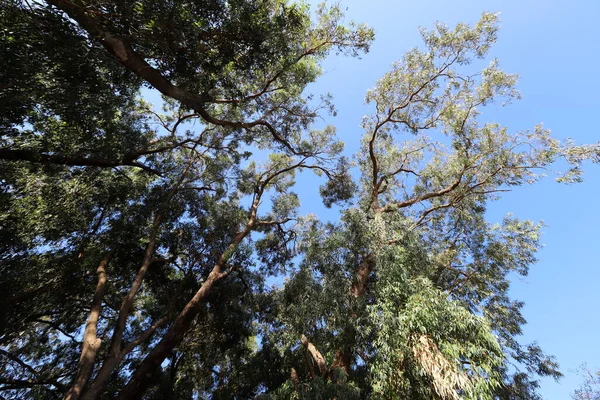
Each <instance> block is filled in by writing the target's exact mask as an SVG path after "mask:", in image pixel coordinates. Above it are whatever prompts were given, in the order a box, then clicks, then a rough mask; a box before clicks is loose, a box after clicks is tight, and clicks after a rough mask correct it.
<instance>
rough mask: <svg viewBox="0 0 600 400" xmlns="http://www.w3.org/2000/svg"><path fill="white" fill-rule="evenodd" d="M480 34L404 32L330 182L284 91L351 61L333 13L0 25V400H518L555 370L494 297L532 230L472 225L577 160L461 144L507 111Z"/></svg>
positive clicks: (305, 116)
mask: <svg viewBox="0 0 600 400" xmlns="http://www.w3.org/2000/svg"><path fill="white" fill-rule="evenodd" d="M498 25H499V23H498V17H497V15H496V14H492V13H484V14H482V16H481V19H480V20H479V22H477V23H476V24H474V25H472V26H470V25H467V24H459V25H457V26H456V27H447V26H444V25H441V24H437V25H435V27H434V28H433V29H431V30H427V29H423V30H422V38H423V42H424V44H423V45H422V46H421V47H419V48H415V49H413V50H410V51H409V52H407V53H406V54H405V55H404V56H403V57H402V58H400V59H399V61H398V62H397V63H395V64H394V65H393V66H392V68H391V70H390V71H389V72H388V73H387V74H385V75H384V76H383V77H382V78H381V79H380V80H379V81H378V82H377V83H376V84H375V86H374V87H373V89H372V90H370V91H369V92H368V93H367V94H366V102H367V105H366V107H367V108H368V110H369V113H368V114H367V115H366V116H365V117H364V118H363V123H362V129H363V136H362V142H361V143H362V144H361V148H360V151H359V152H358V153H357V154H355V155H351V156H350V155H348V154H346V153H345V152H344V143H343V141H342V139H346V140H352V138H350V137H348V138H342V137H338V135H337V134H336V130H335V128H334V127H333V126H326V127H324V128H323V129H317V128H315V126H316V122H317V120H318V119H319V118H320V117H321V116H322V115H324V114H325V113H335V108H334V106H333V104H332V99H331V98H330V96H328V95H327V94H324V95H321V96H313V95H312V94H310V93H308V90H307V86H308V85H309V84H310V83H312V82H314V81H315V80H316V79H317V78H318V77H319V75H320V74H321V72H322V71H321V63H322V61H323V60H324V59H325V58H326V57H327V56H328V55H330V54H332V53H336V54H343V55H345V56H351V57H356V56H360V55H362V54H364V53H366V52H367V51H368V49H369V45H370V43H371V41H372V40H373V37H374V35H373V31H372V30H371V28H369V27H367V26H364V25H361V24H355V23H345V22H344V19H343V13H342V11H341V9H340V8H339V7H338V6H327V5H322V6H319V7H318V8H317V9H316V10H311V9H310V7H309V6H308V5H306V4H302V3H292V2H288V1H286V0H259V1H256V0H229V1H222V0H209V1H201V2H195V1H180V0H175V1H169V2H165V1H148V0H143V1H135V2H130V1H118V0H91V1H78V0H44V1H36V2H32V1H26V0H8V1H4V2H3V3H2V5H1V6H0V29H1V31H0V55H1V57H2V59H3V60H10V62H5V63H3V66H2V67H1V68H0V135H1V136H0V290H1V291H2V292H3V295H2V297H1V298H0V306H1V307H2V310H3V312H2V314H1V315H0V396H1V397H2V398H7V399H8V398H11V399H13V398H14V399H23V398H27V399H43V398H44V399H45V398H65V399H80V398H81V399H86V400H91V399H103V398H115V397H116V398H119V399H134V398H144V399H180V398H181V399H191V398H215V399H233V398H236V399H245V398H273V399H279V398H281V399H290V398H299V399H313V398H314V399H318V398H319V399H320V398H331V399H334V398H338V399H352V398H357V399H359V398H375V399H377V398H382V399H383V398H385V399H388V398H392V399H396V398H397V399H431V398H435V399H462V398H464V399H536V398H538V395H537V394H536V387H537V379H538V378H539V377H541V376H551V377H559V376H560V372H559V370H558V364H557V363H556V362H555V360H554V359H553V357H551V356H548V355H546V354H545V353H544V352H543V351H542V350H541V349H540V348H539V347H538V346H537V345H536V344H535V343H533V344H529V343H521V342H520V341H519V338H518V336H519V334H520V333H521V329H522V326H523V324H524V323H525V319H524V317H523V315H522V314H521V308H522V306H523V304H522V303H521V302H519V301H518V300H516V299H512V298H511V297H509V295H508V288H509V286H510V279H511V277H512V276H514V274H515V273H516V274H521V275H526V274H527V272H528V268H529V267H530V266H531V265H532V264H533V263H534V262H535V261H536V255H535V254H536V251H537V250H538V249H539V247H540V242H539V239H540V228H541V224H538V223H535V222H532V221H528V220H519V219H517V218H514V217H512V216H511V215H507V217H506V218H505V219H504V221H503V222H502V223H501V224H491V223H489V222H488V221H486V219H485V213H486V208H487V206H488V204H489V203H490V202H491V201H494V200H495V199H497V198H499V196H501V194H502V192H505V191H508V190H512V189H513V188H515V187H516V186H521V185H526V184H532V183H534V182H536V181H537V180H539V179H540V178H542V177H543V176H544V172H546V171H548V170H549V169H550V168H551V165H552V164H553V163H554V162H555V161H557V160H559V159H562V160H566V161H567V162H568V164H569V167H568V169H567V171H566V172H565V173H564V174H562V175H560V177H559V180H561V181H564V182H578V181H580V180H581V163H582V162H584V161H585V160H590V159H591V160H592V161H594V162H598V161H600V146H598V145H584V146H576V145H574V144H573V143H571V142H569V141H566V142H561V141H559V140H557V139H554V138H553V137H551V135H550V133H549V131H548V130H546V129H545V128H544V127H542V126H535V127H532V129H531V130H528V131H522V132H514V131H513V130H511V129H510V128H508V127H504V126H502V125H500V124H497V123H494V122H490V121H484V120H483V118H482V110H483V109H484V108H485V107H486V106H488V105H490V104H499V103H502V104H504V103H510V102H511V101H514V100H517V99H518V98H519V93H518V92H517V90H516V84H517V77H516V75H512V74H509V73H506V72H504V71H502V69H501V68H500V66H499V63H498V61H497V60H495V59H491V60H490V59H489V52H490V49H491V47H492V45H493V43H494V42H495V40H496V35H497V31H498ZM483 62H486V63H487V64H486V65H485V66H484V67H483V68H480V66H481V65H483ZM148 90H155V91H158V92H160V93H161V94H162V96H163V97H162V101H161V102H160V104H151V103H149V102H148V100H147V99H144V98H143V95H144V93H148ZM302 171H306V172H309V173H314V175H315V178H314V179H315V181H318V182H319V183H320V185H321V186H320V193H321V197H322V200H323V203H324V204H325V205H326V206H327V207H335V208H336V209H338V210H339V212H340V218H339V220H333V221H320V220H318V219H317V218H316V217H315V216H314V215H310V214H309V215H302V214H301V213H300V211H299V206H300V201H301V200H302V196H301V195H299V194H298V193H296V192H295V191H294V190H295V187H296V184H295V183H296V177H297V174H298V173H300V172H302ZM296 190H297V189H296ZM272 282H278V283H279V284H277V285H272V284H271V283H272Z"/></svg>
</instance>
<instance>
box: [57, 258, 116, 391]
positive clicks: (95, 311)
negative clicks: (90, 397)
mask: <svg viewBox="0 0 600 400" xmlns="http://www.w3.org/2000/svg"><path fill="white" fill-rule="evenodd" d="M111 257H112V252H109V253H107V254H106V256H104V258H103V259H102V261H101V262H100V265H99V266H98V269H97V270H96V273H97V275H98V284H97V285H96V291H95V292H94V299H93V300H92V306H91V307H90V315H89V317H88V320H87V324H86V326H85V332H84V333H83V347H82V349H81V357H80V358H79V366H78V367H77V375H76V376H75V379H74V380H73V385H72V386H71V388H70V389H69V391H68V392H67V395H66V396H65V400H77V399H79V396H81V393H82V392H83V388H84V387H85V385H86V384H87V382H88V380H89V379H90V375H91V374H92V370H93V369H94V363H95V362H96V355H97V354H98V349H99V348H100V344H101V342H102V341H101V340H100V339H99V338H98V336H97V327H98V319H99V317H100V311H101V310H102V299H103V298H104V293H105V291H106V267H107V265H108V263H109V261H110V258H111Z"/></svg>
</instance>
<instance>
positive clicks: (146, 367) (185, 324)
mask: <svg viewBox="0 0 600 400" xmlns="http://www.w3.org/2000/svg"><path fill="white" fill-rule="evenodd" d="M259 202H260V197H257V199H255V201H254V203H253V206H252V212H251V217H250V220H249V221H248V224H247V225H246V227H245V228H244V229H243V230H242V231H240V232H239V233H238V234H237V235H235V237H234V238H233V240H232V242H231V244H230V245H229V246H228V247H227V249H226V250H225V251H224V252H223V254H221V256H220V257H219V259H218V260H217V263H216V264H215V266H214V267H213V269H212V271H211V272H210V274H209V275H208V278H206V281H204V283H203V284H202V286H200V289H198V291H197V292H196V294H195V295H194V297H192V299H191V300H190V301H189V302H188V303H187V304H186V305H185V307H184V309H183V311H181V313H180V314H179V315H178V316H177V318H176V319H175V321H174V322H173V324H172V325H171V327H170V328H169V330H168V331H167V333H166V334H165V335H164V336H163V338H162V339H161V341H160V342H158V344H156V346H154V348H153V349H152V350H151V351H150V353H149V354H148V355H147V356H146V358H145V359H144V361H142V363H141V364H140V366H139V367H138V368H137V369H136V370H135V372H134V373H133V375H132V376H131V379H130V380H129V382H128V383H127V385H125V387H124V388H123V390H122V391H121V393H120V394H119V397H118V399H127V400H129V399H139V398H141V397H142V396H143V395H144V393H145V391H146V389H147V388H148V386H150V384H151V382H152V376H153V375H154V373H155V372H156V370H157V369H158V368H159V367H160V365H161V364H162V362H163V361H164V360H165V359H166V358H167V357H168V356H169V354H171V352H172V351H173V349H175V347H177V346H178V345H179V344H180V343H181V341H182V340H183V337H184V335H185V334H186V332H187V331H188V329H189V328H190V326H191V324H192V322H193V321H194V318H195V317H196V315H198V313H199V312H200V307H201V305H202V304H204V302H205V301H206V298H207V297H208V295H209V294H210V292H211V290H212V289H213V287H214V286H215V284H216V283H217V282H218V281H219V280H221V279H222V278H224V277H225V276H227V274H228V273H229V271H225V270H224V269H225V264H226V263H227V260H228V259H229V257H230V256H231V255H232V254H233V252H234V251H235V249H236V248H237V247H238V245H239V244H240V243H241V242H242V240H244V238H245V237H246V236H247V235H248V233H250V231H251V230H252V228H253V227H254V223H255V221H256V209H257V208H258V204H259Z"/></svg>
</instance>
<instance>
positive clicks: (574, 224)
mask: <svg viewBox="0 0 600 400" xmlns="http://www.w3.org/2000/svg"><path fill="white" fill-rule="evenodd" d="M342 5H343V6H344V7H347V11H346V15H347V19H348V20H351V19H353V20H355V21H357V22H365V23H367V24H369V25H370V26H371V27H373V28H374V29H375V32H376V38H375V42H374V44H373V46H372V49H371V52H370V53H369V54H367V55H366V56H364V57H363V58H362V59H361V60H356V59H348V58H343V57H332V58H330V59H328V60H327V61H326V63H325V75H324V76H323V77H322V78H321V79H320V80H319V81H318V82H317V83H316V84H315V85H313V86H312V87H311V90H312V92H315V93H325V92H331V93H332V94H333V95H334V101H335V104H336V107H337V109H338V115H337V117H336V118H330V119H327V120H326V122H327V123H330V124H333V125H335V126H337V128H338V134H339V136H340V137H341V138H342V140H344V141H345V142H346V143H347V145H348V149H349V151H350V152H352V151H354V150H356V149H357V147H358V144H359V141H360V137H361V134H362V132H361V129H360V120H361V117H362V116H363V115H364V114H367V113H368V112H369V109H368V108H367V107H365V105H364V95H365V92H366V91H367V89H369V88H371V87H372V86H373V84H374V83H375V81H376V80H377V79H378V78H379V77H381V76H382V75H383V74H384V73H385V72H386V71H387V70H388V69H389V67H390V65H391V64H392V62H394V61H395V60H397V59H399V58H400V57H401V56H402V55H403V54H404V52H405V51H406V50H408V49H410V48H412V47H414V46H419V45H421V41H420V37H419V33H418V27H419V26H424V27H432V26H433V24H434V22H435V21H440V22H443V23H446V24H448V25H453V24H455V23H457V22H462V21H464V22H469V23H473V22H475V21H477V19H478V17H479V16H480V15H481V13H482V12H483V11H499V12H501V14H500V15H501V20H502V23H501V29H500V34H499V39H498V43H497V44H496V46H495V47H494V48H493V49H492V51H491V56H492V57H497V58H498V59H499V60H500V65H501V66H502V67H503V68H504V70H506V71H507V72H512V73H518V74H519V75H520V76H521V79H520V83H519V85H518V88H519V90H520V91H521V92H522V95H523V99H522V100H521V101H519V102H516V103H514V104H512V105H510V106H508V107H505V108H502V109H499V110H493V112H492V114H493V118H494V119H490V121H489V122H501V123H503V124H505V125H507V126H509V127H511V128H512V129H514V130H515V131H518V130H524V129H529V128H532V127H533V126H534V125H535V124H537V123H540V122H542V123H543V124H544V126H545V127H546V128H549V129H551V130H552V132H553V134H554V136H555V137H557V138H561V139H564V138H573V139H574V140H575V141H576V142H577V143H594V142H598V141H599V140H600V134H599V128H598V127H597V125H596V116H597V115H598V113H599V112H600V98H599V97H598V94H599V93H600V76H599V75H600V74H599V73H600V24H598V20H597V17H598V15H600V2H597V1H592V0H588V1H583V0H579V1H576V0H575V1H556V0H553V1H533V0H529V1H528V0H521V1H507V0H503V1H493V0H492V1H476V0H471V1H467V0H455V1H447V0H429V1H424V0H419V1H415V0H413V1H392V0H370V1H365V0H345V1H342ZM496 111H498V112H496ZM490 118H492V117H490ZM586 167H587V168H586V173H585V176H584V179H585V182H584V183H582V184H578V185H570V186H567V185H563V184H558V183H556V182H554V181H553V179H552V178H548V179H546V180H544V181H542V182H540V183H538V184H536V185H534V186H530V187H521V188H518V189H517V190H515V191H514V192H512V193H509V194H507V195H505V196H504V197H503V199H502V200H500V201H498V202H496V203H494V204H493V206H492V207H491V209H490V212H489V219H490V221H500V220H501V218H502V216H503V215H504V214H506V213H508V212H512V213H514V214H515V215H516V216H517V217H519V218H523V219H532V220H535V221H539V220H543V221H544V222H545V224H546V228H545V230H544V232H545V233H544V237H543V240H542V242H543V243H544V244H545V246H546V247H545V248H544V249H543V250H542V251H541V252H540V253H539V262H538V263H537V264H536V265H535V266H533V268H532V269H531V271H530V275H529V276H528V277H527V278H521V279H519V280H515V282H514V287H513V288H512V289H511V293H512V294H513V296H514V297H516V298H519V299H520V300H523V301H524V302H525V303H526V306H525V308H524V314H525V317H526V318H527V320H528V324H527V325H526V327H525V331H524V335H523V337H522V340H523V342H532V341H537V342H538V343H539V344H540V345H541V346H542V348H543V349H544V350H545V351H546V352H548V353H550V354H553V355H555V356H556V357H557V359H558V361H559V363H560V364H561V370H562V371H563V373H564V374H565V377H564V378H563V379H562V380H561V381H560V382H559V383H556V382H554V381H553V380H544V381H542V386H541V390H540V393H541V394H542V397H543V398H544V399H550V400H553V399H568V398H569V395H570V393H572V392H573V391H574V389H575V388H577V387H578V386H579V385H580V383H581V381H582V379H581V378H580V377H579V376H578V375H577V373H576V371H575V369H576V368H577V367H578V366H579V365H580V364H581V363H583V362H588V363H589V366H590V367H592V368H600V346H599V345H598V341H599V340H598V339H600V333H599V332H600V318H599V316H598V314H599V313H598V306H600V290H598V286H599V284H600V261H599V260H600V240H599V235H598V227H599V226H600V210H599V209H598V207H597V204H598V199H597V197H598V195H599V194H600V165H592V164H588V165H586ZM307 178H308V177H307ZM302 181H304V183H303V184H302V186H301V188H300V191H301V192H303V193H306V192H307V191H310V190H311V188H309V187H307V186H305V185H306V183H307V180H305V179H302ZM315 198H316V196H315ZM303 206H304V207H303V209H304V210H306V211H311V212H314V210H313V206H314V207H316V206H317V204H316V201H315V202H313V201H309V202H308V203H306V202H305V203H304V204H303ZM309 209H310V210H309ZM318 214H320V215H321V216H323V217H325V218H327V215H326V211H324V210H323V209H322V208H321V209H320V210H319V212H318Z"/></svg>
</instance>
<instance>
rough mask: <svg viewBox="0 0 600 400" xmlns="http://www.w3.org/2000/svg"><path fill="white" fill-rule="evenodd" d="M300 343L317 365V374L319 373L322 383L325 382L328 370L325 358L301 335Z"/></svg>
mask: <svg viewBox="0 0 600 400" xmlns="http://www.w3.org/2000/svg"><path fill="white" fill-rule="evenodd" d="M301 341H302V345H303V346H304V348H305V349H306V350H308V352H309V353H310V355H311V356H312V358H313V359H314V360H315V362H316V363H317V366H318V367H319V372H321V377H322V378H323V380H324V381H327V378H328V373H329V369H328V368H327V362H326V361H325V358H324V357H323V355H322V354H321V352H320V351H319V350H317V348H316V347H315V345H314V344H312V343H311V342H310V341H309V340H308V338H307V337H306V336H304V335H302V339H301Z"/></svg>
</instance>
